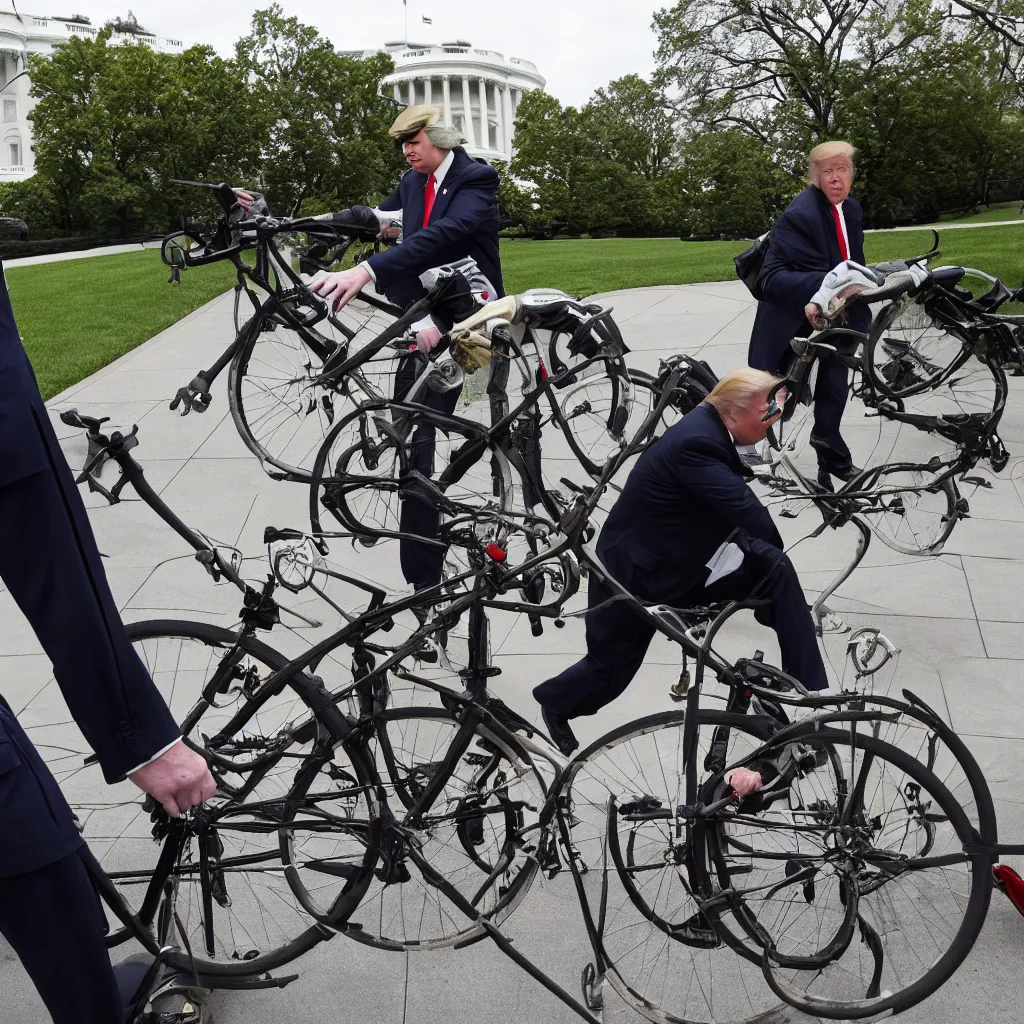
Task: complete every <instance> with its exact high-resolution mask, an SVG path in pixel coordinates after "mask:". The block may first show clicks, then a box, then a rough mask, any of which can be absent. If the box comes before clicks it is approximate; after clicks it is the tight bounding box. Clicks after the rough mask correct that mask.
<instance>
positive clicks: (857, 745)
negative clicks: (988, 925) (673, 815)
mask: <svg viewBox="0 0 1024 1024" xmlns="http://www.w3.org/2000/svg"><path fill="white" fill-rule="evenodd" d="M801 738H803V739H806V740H811V739H813V741H814V742H815V743H826V744H829V745H830V746H832V747H834V749H835V750H836V751H837V752H838V753H839V755H840V759H841V760H843V761H845V760H846V758H847V753H846V752H847V751H849V752H850V754H849V756H850V762H851V764H853V763H854V760H855V758H854V752H855V751H861V752H862V753H863V757H862V761H861V764H860V768H859V770H858V772H857V773H856V774H854V773H851V777H850V779H849V782H850V783H851V793H850V794H849V800H850V801H851V806H852V808H853V813H854V814H856V815H857V816H858V817H859V818H861V819H862V820H861V822H860V823H859V824H858V825H857V826H850V827H851V828H853V829H854V830H856V829H857V828H859V829H860V831H862V832H865V831H871V832H873V833H874V832H878V833H881V834H883V835H884V834H885V831H886V829H887V828H888V823H887V821H886V820H885V818H884V816H883V815H882V814H878V813H875V811H876V805H875V803H874V802H873V801H875V799H876V796H877V791H878V789H880V788H881V787H880V786H877V787H876V786H874V785H873V784H870V783H868V780H867V775H868V771H869V770H871V769H873V768H874V767H875V766H876V765H877V764H878V763H879V762H885V763H888V764H890V765H893V766H895V768H896V772H897V773H898V775H897V777H898V778H899V779H900V780H902V779H903V778H904V777H906V778H908V779H910V780H911V782H908V783H906V786H905V787H903V786H900V785H898V784H892V787H891V788H892V790H893V792H894V793H896V797H897V799H899V800H902V801H903V804H904V808H907V807H910V806H911V805H912V804H916V808H915V810H916V813H917V815H918V818H917V822H916V823H915V825H914V828H915V829H916V834H917V835H918V837H919V838H920V840H921V849H920V850H919V851H917V852H915V851H914V850H913V849H911V852H910V855H909V856H910V859H909V860H908V861H907V862H906V863H907V864H910V863H913V861H914V860H915V859H917V860H920V861H921V863H922V867H921V868H920V869H918V870H921V871H927V870H929V868H934V869H935V870H937V871H939V872H940V874H941V873H942V872H943V868H942V867H936V866H935V865H934V864H933V863H932V862H934V861H935V860H941V859H942V857H943V855H944V850H945V848H939V847H937V845H936V843H937V840H936V837H935V829H936V827H939V828H942V829H943V832H944V835H943V837H942V838H943V839H945V840H946V841H948V842H949V844H950V847H951V848H952V850H953V851H954V857H955V856H956V855H957V854H962V863H963V864H964V872H963V880H964V881H966V880H967V879H969V882H970V895H969V896H968V897H966V900H965V898H964V895H963V893H962V892H961V891H957V893H956V894H955V896H953V897H952V898H951V899H950V901H949V905H950V907H952V908H956V910H957V911H959V912H960V913H961V915H962V916H961V918H960V921H959V925H958V926H957V927H956V930H955V933H954V934H953V935H952V938H951V939H950V941H949V945H948V948H947V949H945V950H944V951H943V952H942V953H941V955H938V956H936V955H935V952H934V951H933V950H928V951H925V952H924V953H923V954H921V955H920V961H921V965H922V967H923V972H922V973H921V975H920V976H919V977H917V978H916V979H915V980H913V981H911V982H910V983H909V984H908V983H907V979H908V975H909V969H908V966H907V960H909V959H910V958H911V957H913V956H914V955H916V953H915V952H914V947H915V945H916V943H918V942H919V941H921V939H922V927H921V921H920V920H918V918H919V917H920V916H921V915H922V914H923V911H922V909H921V908H922V906H924V905H927V906H928V907H929V909H930V911H931V912H933V913H935V914H936V916H937V917H941V918H942V919H943V923H945V922H946V921H947V920H948V918H946V917H945V916H944V915H943V909H942V908H936V907H935V905H934V903H932V902H928V901H927V896H926V894H925V892H924V891H922V890H920V889H917V888H915V889H914V892H913V894H912V895H911V896H910V897H908V901H907V902H908V904H910V910H911V911H912V913H913V914H915V915H917V916H916V917H914V920H913V925H914V926H915V927H914V928H913V930H912V933H907V932H904V931H903V929H902V928H901V927H900V926H899V925H897V924H896V923H895V918H894V917H893V910H894V909H895V904H894V903H893V902H892V900H891V899H890V900H889V901H888V903H887V904H886V905H885V907H884V908H882V907H881V903H882V902H883V900H884V895H885V893H886V891H887V890H886V886H887V885H890V886H891V885H895V884H896V880H897V879H899V878H901V877H903V876H904V875H907V874H908V873H910V871H909V869H908V868H904V869H903V870H902V871H900V872H895V871H894V869H893V868H892V867H890V868H888V869H887V868H885V867H884V866H883V867H880V868H876V869H875V874H874V876H873V877H867V876H868V875H869V872H868V865H870V864H872V863H881V864H882V865H884V864H886V863H889V864H896V863H899V858H898V857H897V856H895V853H893V854H892V856H893V857H894V858H895V859H888V858H889V857H890V851H883V852H881V853H879V855H877V856H876V857H875V860H874V861H872V859H871V858H872V855H871V853H870V852H869V851H868V850H867V849H865V850H862V851H861V852H860V853H859V854H858V855H857V857H856V861H857V862H859V863H860V864H861V867H860V868H859V869H858V871H859V874H860V877H858V878H857V879H856V886H857V889H858V891H865V892H866V894H867V896H868V897H872V896H875V895H876V894H882V895H880V896H879V897H878V900H877V901H876V902H877V903H878V904H879V906H878V907H876V906H874V905H872V904H870V903H868V902H866V901H865V897H864V895H859V896H858V906H857V921H858V925H859V928H860V935H861V941H863V942H864V943H865V944H866V945H868V946H869V948H871V953H872V958H871V959H868V957H866V956H864V955H862V954H860V952H859V950H856V951H854V952H853V954H852V956H851V957H850V958H846V956H845V954H846V950H845V949H844V950H843V951H842V952H840V953H838V954H837V955H836V956H835V958H834V959H833V961H832V962H831V963H829V964H828V965H827V966H825V965H818V966H817V967H813V968H807V969H804V970H802V971H799V970H798V972H797V976H798V977H799V976H801V975H803V976H806V975H807V974H808V973H812V974H813V975H814V977H813V978H812V979H806V980H807V981H808V984H807V988H806V989H799V988H796V987H794V986H791V985H789V984H788V983H785V982H780V981H779V979H778V978H777V977H775V975H774V974H773V972H772V970H771V967H770V960H769V958H768V957H767V956H766V957H765V959H764V960H763V970H764V976H765V978H766V980H767V981H768V983H769V984H770V985H771V987H772V988H773V990H774V991H775V992H776V994H778V995H779V996H780V997H781V998H783V999H785V1000H786V1001H787V1002H788V1003H790V1005H793V1006H795V1007H796V1008H797V1009H800V1010H802V1011H804V1012H806V1013H810V1014H813V1015H816V1016H820V1017H826V1018H828V1019H833V1020H851V1019H857V1018H862V1017H876V1018H877V1016H878V1015H880V1014H881V1015H888V1014H897V1013H901V1012H903V1011H904V1010H906V1009H908V1008H909V1007H911V1006H913V1005H915V1004H916V1003H918V1002H920V1001H921V1000H923V999H925V998H927V997H928V996H929V995H931V994H932V993H933V992H935V991H936V990H937V989H938V988H939V987H940V986H941V985H942V984H944V983H945V981H947V980H948V979H949V978H950V977H951V976H952V974H953V973H954V972H955V970H956V968H957V967H958V966H959V965H960V964H961V963H963V961H964V959H965V958H966V957H967V955H968V954H969V953H970V951H971V949H972V947H973V946H974V943H975V941H976V939H977V937H978V934H979V933H980V931H981V928H982V925H983V924H984V920H985V915H986V913H987V911H988V906H989V901H990V898H991V893H992V872H991V865H992V859H993V858H992V856H991V855H989V854H985V853H983V852H979V853H975V854H966V853H963V850H964V847H969V846H972V845H975V844H977V843H978V833H977V832H976V830H975V828H974V827H973V825H972V824H971V822H970V821H969V819H968V817H967V815H966V813H965V812H964V810H963V809H962V808H961V806H960V804H959V803H958V802H957V800H956V799H955V798H954V797H953V796H952V795H951V794H950V793H949V791H948V790H947V789H946V787H945V786H944V785H943V783H942V782H941V781H940V780H939V778H938V777H937V776H936V775H934V774H933V773H932V772H931V771H929V770H928V769H927V768H926V767H925V766H924V765H922V764H921V763H920V762H919V761H918V760H917V759H916V758H914V757H912V756H911V755H909V754H907V753H906V752H904V751H903V750H900V749H899V748H898V747H896V746H893V745H892V744H889V743H886V742H884V741H882V740H879V739H876V738H874V737H873V736H870V735H865V734H863V733H861V734H858V735H856V736H855V737H854V736H851V733H850V732H849V731H844V730H838V729H830V728H820V727H818V724H817V723H814V722H811V723H810V724H809V725H808V726H807V728H806V731H801V730H800V729H797V730H795V731H794V732H792V733H790V732H789V731H787V742H800V740H801ZM869 785H871V788H872V793H871V795H870V798H869V799H870V800H871V801H872V802H871V803H870V804H868V805H865V804H864V803H863V796H864V791H865V790H866V789H867V788H868V787H869ZM911 787H917V788H916V789H914V788H911ZM858 792H859V793H860V798H858ZM922 793H923V794H927V796H928V797H930V799H928V800H925V799H923V798H922V795H921V794H922ZM858 802H860V804H861V806H860V807H859V808H858V807H857V804H858ZM936 806H937V808H938V811H939V812H940V813H937V812H936V810H935V808H936ZM823 813H826V814H828V813H831V812H829V811H827V810H826V811H824V812H823ZM909 821H910V816H909V815H908V816H907V820H906V821H904V819H903V817H902V816H898V817H896V818H895V824H894V828H893V831H894V834H895V837H896V838H895V839H894V840H893V841H895V842H896V850H897V851H898V852H899V853H900V854H903V853H904V851H905V850H906V848H907V846H908V845H911V844H910V842H909V841H908V836H909V834H910V828H911V826H910V825H909V824H908V823H907V822H909ZM830 827H832V826H830ZM714 834H715V833H714V830H712V833H711V835H712V837H713V836H714ZM712 845H713V844H712ZM857 849H860V848H859V847H857ZM713 859H716V863H717V866H718V867H719V869H720V870H719V881H720V882H722V881H723V880H724V879H723V874H724V875H725V876H727V875H728V869H727V868H726V866H725V865H724V864H722V862H721V856H720V851H719V852H718V855H717V856H716V855H715V853H714V852H713ZM945 866H946V867H948V868H952V867H953V863H950V864H949V865H945ZM793 877H798V876H797V875H796V873H794V874H793ZM785 894H786V889H785V888H781V889H780V890H779V895H780V896H781V897H782V900H780V902H783V901H786V902H788V901H787V900H786V895H785ZM849 894H850V886H849V884H848V885H847V888H846V896H845V898H844V897H842V894H841V892H840V893H839V894H838V895H839V898H840V899H843V901H844V902H845V901H847V900H849ZM813 899H814V900H818V899H820V897H819V896H818V895H817V894H816V895H815V896H814V898H813ZM809 902H813V900H811V901H809ZM851 902H852V901H851ZM732 905H733V910H734V912H735V916H736V917H737V919H738V920H739V921H741V923H744V925H745V927H747V928H748V931H749V934H750V935H751V936H752V937H757V936H759V935H763V932H764V928H765V927H766V926H765V921H764V916H765V915H764V913H763V912H762V913H761V914H755V913H753V912H752V911H751V909H750V907H749V905H747V904H746V903H745V902H743V901H739V903H737V901H736V900H735V899H733V900H732ZM883 919H884V921H883ZM954 924H955V922H954ZM883 925H884V926H883ZM871 931H873V932H874V936H873V937H872V938H869V933H870V932H871ZM935 931H936V929H935V928H934V927H931V926H928V925H926V926H925V927H924V929H923V934H924V936H925V937H927V938H930V939H932V940H933V941H934V940H935ZM897 932H898V933H899V935H898V937H897V938H896V939H895V940H893V941H891V942H890V941H889V940H890V936H891V935H892V934H893V933H897ZM854 938H855V937H854ZM796 941H797V942H799V941H802V940H800V939H797V940H796ZM887 942H888V944H889V945H890V946H892V952H891V953H887V954H886V953H880V952H879V950H881V948H882V947H883V946H884V945H885V944H886V943H887ZM873 944H875V945H874V946H873ZM886 955H888V956H889V957H890V959H891V958H893V957H896V958H899V957H901V956H902V959H900V960H899V964H898V966H897V967H895V968H892V969H891V970H890V973H888V974H885V973H884V971H885V964H884V960H885V956H886ZM770 956H771V957H773V958H775V960H776V961H777V964H778V965H779V968H780V969H785V968H784V967H783V966H782V961H783V960H786V959H788V956H786V955H783V954H781V953H779V951H778V949H777V946H776V948H775V949H773V950H772V951H771V953H770ZM880 956H881V961H882V962H880ZM864 960H866V961H867V966H865V967H862V970H865V971H866V972H867V973H869V978H868V981H867V985H866V988H867V994H866V995H865V996H864V997H863V998H857V999H852V998H845V993H846V992H848V991H849V989H850V975H851V974H853V972H854V969H855V964H856V963H858V962H862V961H864ZM833 963H834V964H836V965H837V967H836V973H837V975H838V979H837V982H836V984H837V985H838V986H839V987H840V992H841V993H842V994H839V995H836V994H830V995H825V994H823V993H822V992H821V991H815V992H810V991H808V990H809V989H811V988H812V987H815V986H819V987H824V986H825V985H826V983H827V982H826V975H827V971H828V969H829V968H830V967H831V966H832V964H833ZM872 993H874V994H872Z"/></svg>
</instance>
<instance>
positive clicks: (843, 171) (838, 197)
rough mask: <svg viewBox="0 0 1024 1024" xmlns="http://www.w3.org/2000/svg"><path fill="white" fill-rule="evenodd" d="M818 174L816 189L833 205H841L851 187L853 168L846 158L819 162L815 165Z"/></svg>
mask: <svg viewBox="0 0 1024 1024" xmlns="http://www.w3.org/2000/svg"><path fill="white" fill-rule="evenodd" d="M814 166H815V168H816V170H817V172H818V188H820V189H821V191H822V192H824V193H825V195H826V196H827V197H828V201H829V202H830V203H832V204H833V205H837V204H839V203H841V202H842V201H843V200H844V199H845V198H846V197H847V196H848V195H849V194H850V189H851V188H852V187H853V167H852V165H851V164H850V158H849V157H848V156H833V157H829V159H827V160H819V161H818V162H817V163H816V164H815V165H814Z"/></svg>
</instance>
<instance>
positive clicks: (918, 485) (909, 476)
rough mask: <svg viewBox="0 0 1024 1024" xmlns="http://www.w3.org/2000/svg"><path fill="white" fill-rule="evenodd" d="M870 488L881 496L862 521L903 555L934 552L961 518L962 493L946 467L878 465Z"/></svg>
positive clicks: (863, 516) (861, 516) (887, 544)
mask: <svg viewBox="0 0 1024 1024" xmlns="http://www.w3.org/2000/svg"><path fill="white" fill-rule="evenodd" d="M904 478H905V479H904ZM868 490H869V491H879V492H881V493H879V494H878V496H877V498H876V500H875V501H873V502H872V504H871V505H870V506H868V507H866V508H865V509H864V510H862V512H861V513H860V518H862V519H863V520H864V522H865V523H867V525H868V527H869V528H870V529H871V532H872V533H873V534H874V535H875V536H876V537H877V538H878V539H879V540H880V541H881V542H882V543H883V544H885V546H886V547H889V548H891V549H892V550H893V551H899V552H900V553H901V554H906V555H927V554H937V553H938V552H940V551H941V550H942V547H943V545H944V544H945V543H946V541H947V540H948V539H949V535H950V534H951V533H952V532H953V528H954V527H955V526H956V524H957V522H958V521H959V520H960V495H959V492H958V491H957V487H956V482H955V480H954V479H953V477H952V476H951V475H950V474H949V471H948V469H947V468H946V467H942V469H941V470H939V471H936V470H934V469H931V468H929V467H928V466H924V465H909V464H906V465H901V464H894V465H888V466H882V467H880V468H879V469H878V470H877V472H876V474H873V479H872V483H871V486H870V487H869V488H868Z"/></svg>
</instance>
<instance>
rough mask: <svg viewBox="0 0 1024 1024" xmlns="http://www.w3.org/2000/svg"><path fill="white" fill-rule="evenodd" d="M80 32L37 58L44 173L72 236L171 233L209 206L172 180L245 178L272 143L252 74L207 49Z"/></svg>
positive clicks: (35, 88) (36, 113)
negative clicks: (168, 50)
mask: <svg viewBox="0 0 1024 1024" xmlns="http://www.w3.org/2000/svg"><path fill="white" fill-rule="evenodd" d="M108 39H109V30H104V31H102V32H100V33H99V35H98V36H97V38H96V39H95V40H92V39H84V40H83V39H79V38H77V37H73V38H72V39H71V40H69V41H68V42H67V43H65V44H63V45H61V46H59V47H57V48H56V49H55V51H54V52H53V54H52V55H50V56H48V57H42V56H38V55H33V56H32V57H31V58H30V60H31V69H32V94H33V96H35V97H36V98H37V100H38V102H37V104H36V106H35V108H34V110H33V111H32V114H31V115H30V116H31V118H32V122H33V133H34V135H35V147H34V148H35V160H36V176H37V177H39V178H40V180H41V181H43V182H45V183H46V185H47V187H48V189H49V190H50V191H51V192H52V194H53V196H54V198H55V200H56V203H57V207H58V210H59V213H58V217H57V220H58V222H59V225H60V227H61V228H62V230H63V231H64V232H66V233H91V234H95V235H106V236H110V235H119V236H128V235H131V234H135V233H139V232H147V231H154V230H156V231H159V230H166V229H167V228H168V227H171V226H173V224H174V223H175V221H176V218H177V215H178V211H180V210H182V209H183V208H185V209H187V208H188V206H189V204H198V203H200V202H201V197H199V196H198V195H197V194H196V193H195V191H194V190H188V191H187V192H186V191H183V190H180V189H176V188H175V187H174V186H172V185H170V180H171V179H172V178H177V177H180V178H200V179H207V180H210V179H212V180H221V179H228V180H235V181H238V180H243V179H245V178H246V177H250V176H253V175H254V174H255V171H256V169H257V167H258V159H259V156H260V152H261V150H262V148H263V140H262V138H261V136H262V134H264V130H263V126H262V124H261V121H260V117H259V109H258V107H254V106H253V105H252V104H251V103H250V102H249V96H248V85H247V80H246V77H245V74H244V72H242V71H241V70H240V69H239V68H238V67H237V65H234V64H233V63H231V62H228V61H224V60H221V59H220V58H218V57H217V56H216V55H215V54H214V53H213V51H212V50H210V49H209V48H207V47H194V48H192V49H190V50H188V51H186V52H185V53H184V54H180V55H172V54H160V53H156V52H154V51H153V50H151V49H150V48H149V47H147V46H145V45H143V44H136V45H131V46H109V45H108Z"/></svg>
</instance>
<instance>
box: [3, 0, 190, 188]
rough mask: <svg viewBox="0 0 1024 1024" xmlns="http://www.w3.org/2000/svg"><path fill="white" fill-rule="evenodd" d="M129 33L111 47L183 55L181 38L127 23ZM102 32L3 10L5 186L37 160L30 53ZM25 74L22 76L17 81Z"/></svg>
mask: <svg viewBox="0 0 1024 1024" xmlns="http://www.w3.org/2000/svg"><path fill="white" fill-rule="evenodd" d="M125 25H126V27H127V28H129V29H130V31H124V32H115V33H114V34H113V36H111V40H110V41H111V43H113V44H118V45H125V44H129V43H135V44H139V43H142V44H144V45H146V46H150V47H152V48H153V49H154V50H157V51H159V52H161V53H181V52H182V51H183V49H184V47H183V45H182V42H181V40H180V39H161V38H159V37H158V36H155V35H152V34H151V33H149V32H146V31H144V30H141V29H139V27H138V25H132V24H130V23H125ZM99 31H100V29H99V27H97V26H94V25H91V24H90V23H89V21H88V19H86V18H81V17H71V18H51V17H42V16H40V15H35V14H20V15H18V14H15V13H13V12H7V11H0V113H2V117H3V120H2V121H0V181H20V180H21V179H22V178H28V177H29V176H31V174H32V173H33V172H34V171H35V160H34V158H33V155H32V125H31V123H30V122H29V120H28V113H29V111H30V110H31V109H32V107H33V106H34V102H35V101H34V100H32V99H30V98H29V95H28V91H29V87H30V83H29V77H28V75H22V74H21V72H23V71H27V70H28V55H29V54H30V53H43V54H46V53H50V52H51V51H52V50H53V48H54V47H55V46H56V45H58V44H59V43H63V42H67V40H68V39H70V38H72V36H79V37H81V38H84V39H92V38H94V37H95V36H96V34H97V32H99ZM19 75H20V77H18V76H19Z"/></svg>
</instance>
